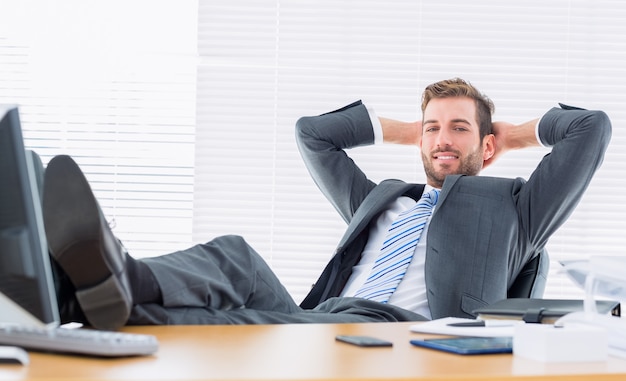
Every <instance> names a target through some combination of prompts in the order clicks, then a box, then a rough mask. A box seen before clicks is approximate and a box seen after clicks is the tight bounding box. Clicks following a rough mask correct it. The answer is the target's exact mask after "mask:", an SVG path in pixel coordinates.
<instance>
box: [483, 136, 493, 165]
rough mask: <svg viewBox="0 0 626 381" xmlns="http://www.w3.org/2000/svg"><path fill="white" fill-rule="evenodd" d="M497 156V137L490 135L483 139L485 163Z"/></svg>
mask: <svg viewBox="0 0 626 381" xmlns="http://www.w3.org/2000/svg"><path fill="white" fill-rule="evenodd" d="M495 154H496V136H495V135H494V134H489V135H487V136H485V137H484V138H483V161H489V160H490V159H491V158H493V155H495Z"/></svg>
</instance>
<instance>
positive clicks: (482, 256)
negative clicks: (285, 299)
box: [296, 102, 611, 318]
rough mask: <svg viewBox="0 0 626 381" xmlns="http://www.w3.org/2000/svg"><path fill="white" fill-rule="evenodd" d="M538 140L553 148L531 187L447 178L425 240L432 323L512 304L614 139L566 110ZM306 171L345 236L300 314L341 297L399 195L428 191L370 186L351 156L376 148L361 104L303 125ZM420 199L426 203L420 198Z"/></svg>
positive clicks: (594, 116)
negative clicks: (521, 277) (530, 265)
mask: <svg viewBox="0 0 626 381" xmlns="http://www.w3.org/2000/svg"><path fill="white" fill-rule="evenodd" d="M539 136H540V139H541V140H542V142H543V143H544V144H545V145H548V146H552V151H551V153H549V154H547V155H546V156H545V157H544V158H543V160H542V161H541V162H540V163H539V165H538V166H537V168H536V170H535V171H534V172H533V173H532V175H531V176H530V178H529V179H528V181H525V180H523V179H521V178H517V179H508V178H494V177H484V176H448V177H447V178H446V180H445V182H444V185H443V188H442V192H441V195H440V198H439V202H438V204H437V206H436V208H435V210H434V212H433V217H432V220H431V222H430V227H429V229H428V236H427V241H426V244H427V248H426V267H425V272H426V274H425V276H426V288H427V295H428V302H429V306H430V310H431V314H432V317H433V318H440V317H445V316H459V317H470V316H472V313H471V312H472V311H473V310H474V309H476V308H478V307H483V306H485V305H487V304H491V303H493V302H496V301H498V300H500V299H504V298H506V295H507V290H508V288H509V287H510V286H511V284H512V282H513V280H514V279H515V277H516V276H517V274H518V273H519V271H520V270H521V269H522V267H523V266H524V264H526V263H527V262H528V261H529V260H531V259H532V258H533V257H534V256H536V255H537V253H538V252H540V251H541V250H543V248H544V246H545V244H546V242H547V241H548V238H549V237H550V235H552V233H554V232H555V231H556V230H557V229H558V228H559V227H560V226H561V225H562V224H563V222H564V221H565V220H566V219H567V218H568V216H569V215H570V214H571V212H572V211H573V209H574V208H575V206H576V205H577V204H578V202H579V201H580V198H581V197H582V195H583V192H584V191H585V189H586V188H587V186H588V184H589V182H590V180H591V178H592V176H593V174H594V173H595V171H596V170H597V168H598V167H599V166H600V164H601V162H602V160H603V157H604V152H605V150H606V148H607V146H608V143H609V140H610V136H611V124H610V122H609V120H608V117H607V116H606V114H604V113H603V112H601V111H587V110H582V109H578V108H573V107H568V106H564V105H561V108H553V109H552V110H550V111H549V112H548V113H547V114H545V115H544V116H543V118H542V119H541V122H540V125H539ZM296 140H297V143H298V147H299V149H300V152H301V154H302V157H303V159H304V162H305V164H306V166H307V168H308V170H309V172H310V174H311V176H312V177H313V180H314V181H315V183H316V184H317V185H318V187H319V188H320V190H321V191H322V192H323V193H324V195H325V196H326V197H327V198H328V199H329V200H330V202H331V203H332V204H333V206H334V207H335V208H336V209H337V211H338V212H339V213H340V215H341V216H342V217H343V219H344V220H345V221H346V222H347V223H348V228H347V230H346V232H345V234H344V236H343V238H342V239H341V241H340V242H339V245H338V246H337V249H336V251H335V254H334V256H333V258H332V259H331V261H330V262H329V263H328V265H327V266H326V268H325V269H324V271H323V272H322V274H321V276H320V278H319V279H318V281H317V282H316V284H315V285H314V286H313V288H312V290H311V292H310V293H309V294H308V295H307V297H306V298H305V299H304V300H303V302H302V304H301V306H302V307H303V308H313V307H315V306H316V305H317V304H319V303H321V302H323V301H324V300H326V299H328V298H330V297H333V296H338V295H339V294H340V293H341V290H342V289H343V287H344V286H345V284H346V282H347V280H348V278H349V276H350V274H351V271H352V267H353V266H354V265H355V264H356V263H357V262H358V261H359V259H360V258H361V253H362V251H363V248H364V246H365V244H366V243H367V239H368V233H369V229H368V227H369V224H370V223H371V222H372V221H374V220H375V219H376V217H377V216H378V215H379V214H380V212H381V211H383V210H384V209H385V207H386V206H387V204H388V203H389V202H391V201H393V200H395V199H396V198H397V197H398V196H400V195H412V194H413V195H414V194H417V195H421V192H422V189H423V185H416V184H407V183H405V182H403V181H400V180H386V181H383V182H381V183H380V184H375V183H373V182H372V181H370V180H369V179H368V178H367V177H366V175H365V174H364V173H363V172H362V171H361V170H360V169H359V168H358V166H356V164H355V163H354V162H353V161H352V160H351V159H350V157H349V156H348V155H347V153H346V150H347V149H350V148H354V147H358V146H364V145H371V144H373V142H374V135H373V129H372V125H371V121H370V119H369V115H368V113H367V110H366V109H365V107H364V106H363V105H362V104H361V102H355V103H353V104H351V105H348V106H346V107H344V108H342V109H339V110H336V111H333V112H330V113H327V114H323V115H320V116H314V117H303V118H301V119H300V120H298V123H297V125H296ZM418 197H419V196H418Z"/></svg>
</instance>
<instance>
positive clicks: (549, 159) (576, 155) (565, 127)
mask: <svg viewBox="0 0 626 381" xmlns="http://www.w3.org/2000/svg"><path fill="white" fill-rule="evenodd" d="M527 132H528V131H527ZM527 136H528V135H527ZM538 136H539V139H541V144H543V145H545V146H550V147H552V150H551V152H550V153H549V154H547V155H546V156H544V158H543V159H542V160H541V162H540V163H539V165H538V166H537V168H536V169H535V171H533V173H532V175H531V176H530V178H529V179H528V182H527V183H526V184H524V186H523V187H522V188H521V189H520V190H519V192H518V193H517V205H518V209H519V213H520V216H522V223H523V225H524V228H525V231H526V232H527V234H528V239H529V240H530V242H531V243H532V244H533V245H536V246H537V247H540V246H542V245H543V244H545V243H546V242H547V240H548V238H549V237H550V236H551V235H552V234H553V233H554V232H555V231H556V229H558V228H559V227H560V226H561V225H562V224H563V223H564V222H565V221H566V220H567V218H568V217H569V216H570V215H571V213H572V212H573V210H574V208H575V207H576V205H577V204H578V202H579V201H580V199H581V198H582V196H583V194H584V192H585V191H586V190H587V187H588V186H589V183H590V182H591V179H592V177H593V175H594V174H595V172H596V171H597V169H598V168H599V167H600V164H601V163H602V161H603V159H604V154H605V152H606V149H607V147H608V144H609V141H610V139H611V122H610V120H609V118H608V116H607V115H606V114H605V113H604V112H602V111H590V110H582V109H575V108H571V107H566V106H563V107H562V108H553V109H552V110H550V111H549V112H548V113H546V114H545V115H544V116H543V117H542V118H541V120H540V122H539V125H538Z"/></svg>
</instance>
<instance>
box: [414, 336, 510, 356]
mask: <svg viewBox="0 0 626 381" xmlns="http://www.w3.org/2000/svg"><path fill="white" fill-rule="evenodd" d="M411 344H413V345H415V346H418V347H424V348H431V349H437V350H440V351H444V352H450V353H456V354H460V355H479V354H489V353H512V352H513V338H512V337H465V336H464V337H448V338H442V339H426V340H411Z"/></svg>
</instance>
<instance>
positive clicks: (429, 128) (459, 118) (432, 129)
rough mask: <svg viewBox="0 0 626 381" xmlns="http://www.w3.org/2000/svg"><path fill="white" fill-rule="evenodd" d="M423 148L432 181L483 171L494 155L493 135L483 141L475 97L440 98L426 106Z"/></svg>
mask: <svg viewBox="0 0 626 381" xmlns="http://www.w3.org/2000/svg"><path fill="white" fill-rule="evenodd" d="M420 148H421V151H422V161H423V163H424V170H425V172H426V177H427V181H428V184H429V185H432V186H433V187H435V188H441V187H442V186H443V181H444V180H445V178H446V176H447V175H454V174H463V175H477V174H478V173H479V172H480V170H481V169H482V167H483V162H484V160H486V159H488V158H489V157H491V156H492V155H493V148H494V145H493V135H489V136H487V137H485V139H483V142H481V141H480V135H479V127H478V121H477V120H476V105H475V103H474V101H473V100H472V99H470V98H465V97H453V98H436V99H433V100H431V101H430V102H428V105H427V106H426V109H425V110H424V120H423V124H422V140H421V142H420Z"/></svg>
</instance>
